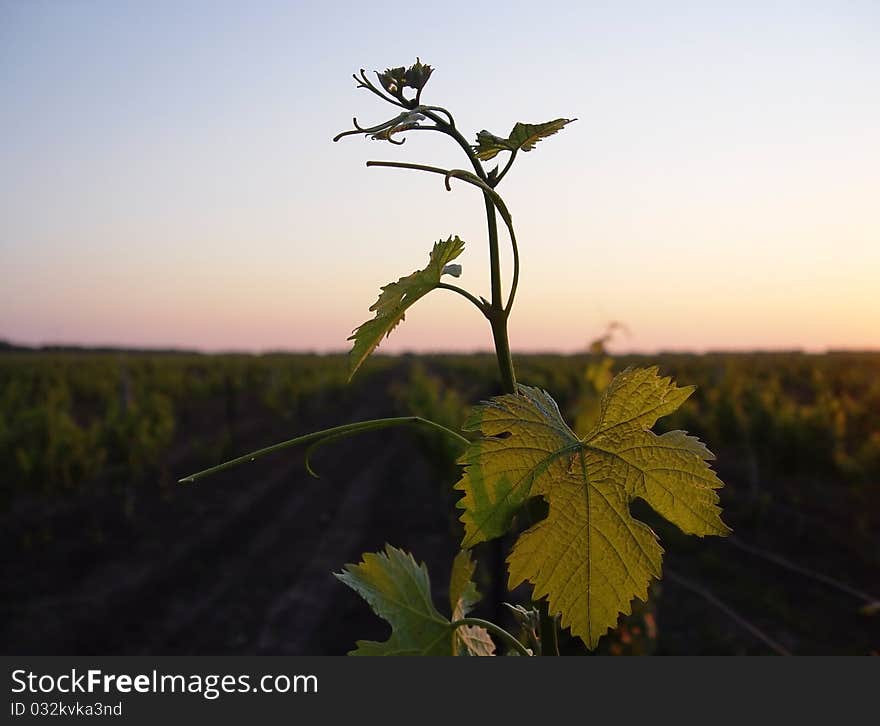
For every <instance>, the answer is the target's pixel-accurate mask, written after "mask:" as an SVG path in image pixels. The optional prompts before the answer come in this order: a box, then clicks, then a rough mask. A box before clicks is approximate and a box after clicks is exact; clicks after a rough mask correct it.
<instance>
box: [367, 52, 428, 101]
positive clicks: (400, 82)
mask: <svg viewBox="0 0 880 726" xmlns="http://www.w3.org/2000/svg"><path fill="white" fill-rule="evenodd" d="M433 72H434V69H433V68H431V66H429V65H428V64H427V63H422V61H421V60H419V58H416V62H415V63H414V64H413V65H411V66H410V67H409V68H404V67H403V66H400V67H398V68H386V69H385V72H384V73H378V72H377V74H376V75H377V76H378V77H379V83H381V84H382V88H384V89H385V91H386V92H388V93H390V94H391V95H392V96H394V97H395V98H396V99H397V100H398V101H400V102H402V103H403V104H405V105H407V106H412V105H414V104H415V102H416V98H418V97H419V95H421V92H422V89H423V88H424V87H425V84H426V83H427V82H428V79H429V78H430V77H431V74H432V73H433ZM404 88H412V89H414V90H415V91H416V98H413V99H409V98H406V97H405V96H404V95H403V89H404Z"/></svg>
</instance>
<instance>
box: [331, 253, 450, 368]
mask: <svg viewBox="0 0 880 726" xmlns="http://www.w3.org/2000/svg"><path fill="white" fill-rule="evenodd" d="M463 250H464V242H462V241H461V240H460V239H459V238H458V236H455V237H450V238H449V239H447V240H440V241H439V242H436V243H434V248H433V249H432V250H431V256H430V260H429V262H428V266H427V267H425V268H424V269H423V270H416V271H415V272H413V273H412V274H411V275H407V276H406V277H401V278H400V279H399V280H398V281H397V282H392V283H389V284H388V285H385V286H384V287H382V288H381V290H382V292H381V294H380V295H379V299H378V300H376V302H375V303H373V305H372V307H370V311H371V312H375V313H376V316H375V317H374V318H372V319H371V320H368V321H367V322H365V323H363V324H362V325H360V326H358V327H357V328H355V330H354V332H353V333H352V335H351V336H350V337H349V340H353V341H354V346H353V347H352V349H351V353H350V354H349V379H351V377H352V376H354V374H355V372H356V371H357V369H358V368H360V366H361V364H362V363H363V362H364V361H365V360H366V358H367V356H368V355H370V353H372V352H373V351H374V350H375V349H376V347H377V346H378V345H379V343H380V342H381V341H382V338H383V337H388V336H389V335H390V334H391V331H392V330H394V328H395V327H397V325H398V324H399V323H400V322H401V321H402V320H403V319H404V316H405V313H406V311H407V309H408V308H409V307H410V306H411V305H413V303H415V302H416V301H418V300H420V299H421V298H423V297H424V296H425V295H427V294H428V293H429V292H431V290H433V289H434V288H435V287H437V285H438V284H439V282H440V278H441V277H442V276H443V275H444V274H448V275H453V276H455V277H458V276H459V275H460V274H461V266H460V265H450V264H449V263H450V262H451V261H452V260H454V259H455V258H456V257H458V256H459V255H460V254H461V253H462V251H463Z"/></svg>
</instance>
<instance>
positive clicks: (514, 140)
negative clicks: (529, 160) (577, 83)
mask: <svg viewBox="0 0 880 726" xmlns="http://www.w3.org/2000/svg"><path fill="white" fill-rule="evenodd" d="M576 120H577V119H573V118H572V119H569V118H558V119H554V120H553V121H547V122H546V123H542V124H523V123H517V124H514V127H513V129H512V130H511V132H510V136H508V137H507V138H506V139H502V138H501V137H500V136H495V134H490V133H489V132H488V131H486V130H483V131H480V132H479V133H478V134H477V143H476V145H475V146H474V151H475V152H477V158H478V159H481V160H482V161H489V160H490V159H494V158H495V157H496V156H497V155H498V154H499V153H501V152H502V151H531V150H532V149H534V148H535V144H537V143H538V142H539V141H540V140H541V139H545V138H547V137H548V136H552V135H553V134H555V133H556V132H557V131H559V130H560V129H562V127H564V126H565V125H566V124H570V123H571V122H572V121H576Z"/></svg>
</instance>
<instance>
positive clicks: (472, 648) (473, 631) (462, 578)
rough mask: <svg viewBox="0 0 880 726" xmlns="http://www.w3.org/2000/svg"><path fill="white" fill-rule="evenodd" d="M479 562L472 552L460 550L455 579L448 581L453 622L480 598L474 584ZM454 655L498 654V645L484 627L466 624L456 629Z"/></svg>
mask: <svg viewBox="0 0 880 726" xmlns="http://www.w3.org/2000/svg"><path fill="white" fill-rule="evenodd" d="M476 566H477V563H476V562H474V561H473V560H472V559H471V552H470V550H461V551H460V552H459V553H458V554H457V555H456V557H455V560H454V561H453V563H452V576H451V577H450V578H449V605H450V607H451V608H452V619H453V621H455V620H461V619H462V618H463V617H465V616H467V614H468V613H469V612H470V611H471V610H472V609H473V607H474V605H476V604H477V603H478V602H479V601H480V599H481V596H480V593H479V592H477V586H476V584H475V583H474V581H473V576H474V570H475V569H476ZM452 649H453V652H454V654H455V655H483V656H485V655H495V643H494V642H492V638H491V637H489V633H488V631H487V630H486V629H485V628H480V627H477V626H474V625H464V626H462V627H460V628H458V629H457V630H456V633H455V640H454V641H453V643H452Z"/></svg>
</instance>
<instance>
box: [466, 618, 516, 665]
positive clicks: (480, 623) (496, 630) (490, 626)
mask: <svg viewBox="0 0 880 726" xmlns="http://www.w3.org/2000/svg"><path fill="white" fill-rule="evenodd" d="M465 625H476V626H477V627H479V628H485V629H486V630H488V631H489V632H490V633H492V634H494V635H497V636H498V637H499V638H501V639H502V640H503V641H504V642H505V643H507V645H509V646H510V647H511V648H513V649H514V650H515V651H516V652H517V653H519V654H520V655H525V656H530V655H531V653H529V651H528V648H526V647H525V646H524V645H523V644H522V643H520V642H519V641H518V640H517V639H516V638H515V637H514V636H513V635H511V634H510V633H508V632H507V631H506V630H505V629H504V628H502V627H500V626H498V625H495V623H493V622H491V621H489V620H483V619H482V618H462V619H461V620H456V621H455V622H453V623H452V627H453V628H460V627H462V626H465Z"/></svg>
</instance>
